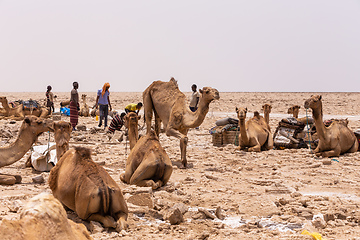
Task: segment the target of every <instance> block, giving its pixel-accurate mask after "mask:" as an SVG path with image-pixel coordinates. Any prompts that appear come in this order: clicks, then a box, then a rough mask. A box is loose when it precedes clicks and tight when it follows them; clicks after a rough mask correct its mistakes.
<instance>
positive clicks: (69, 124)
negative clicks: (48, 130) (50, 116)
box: [68, 123, 72, 131]
mask: <svg viewBox="0 0 360 240" xmlns="http://www.w3.org/2000/svg"><path fill="white" fill-rule="evenodd" d="M68 126H69V129H72V127H71V123H68ZM71 131H72V130H71Z"/></svg>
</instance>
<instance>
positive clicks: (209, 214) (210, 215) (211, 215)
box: [198, 208, 216, 219]
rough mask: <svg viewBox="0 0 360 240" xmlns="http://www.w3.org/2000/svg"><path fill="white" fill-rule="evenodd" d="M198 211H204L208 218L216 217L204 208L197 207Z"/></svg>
mask: <svg viewBox="0 0 360 240" xmlns="http://www.w3.org/2000/svg"><path fill="white" fill-rule="evenodd" d="M198 211H199V212H202V213H204V214H205V216H206V218H210V219H215V218H216V217H215V215H214V214H212V213H210V212H209V211H208V210H206V209H205V208H199V209H198Z"/></svg>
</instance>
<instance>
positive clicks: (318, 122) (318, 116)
mask: <svg viewBox="0 0 360 240" xmlns="http://www.w3.org/2000/svg"><path fill="white" fill-rule="evenodd" d="M312 111H313V118H314V122H315V126H316V132H317V133H318V135H319V137H324V136H325V134H324V132H325V125H324V122H323V113H322V105H321V104H320V107H318V108H312Z"/></svg>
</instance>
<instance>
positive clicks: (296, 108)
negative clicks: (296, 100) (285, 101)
mask: <svg viewBox="0 0 360 240" xmlns="http://www.w3.org/2000/svg"><path fill="white" fill-rule="evenodd" d="M300 108H301V107H300V106H299V105H294V106H292V107H289V109H288V112H287V113H288V114H293V113H299V109H300Z"/></svg>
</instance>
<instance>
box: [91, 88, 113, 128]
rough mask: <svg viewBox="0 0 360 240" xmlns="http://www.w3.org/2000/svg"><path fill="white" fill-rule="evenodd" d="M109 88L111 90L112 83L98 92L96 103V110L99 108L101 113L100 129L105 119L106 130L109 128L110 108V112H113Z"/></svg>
mask: <svg viewBox="0 0 360 240" xmlns="http://www.w3.org/2000/svg"><path fill="white" fill-rule="evenodd" d="M109 88H110V83H105V84H104V86H103V88H102V89H99V90H98V92H97V97H96V103H95V105H96V108H98V107H99V113H100V119H99V127H101V125H102V121H103V119H104V129H105V128H106V127H107V116H108V113H109V108H110V111H111V110H112V108H111V103H110V97H109V96H110V92H109Z"/></svg>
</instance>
